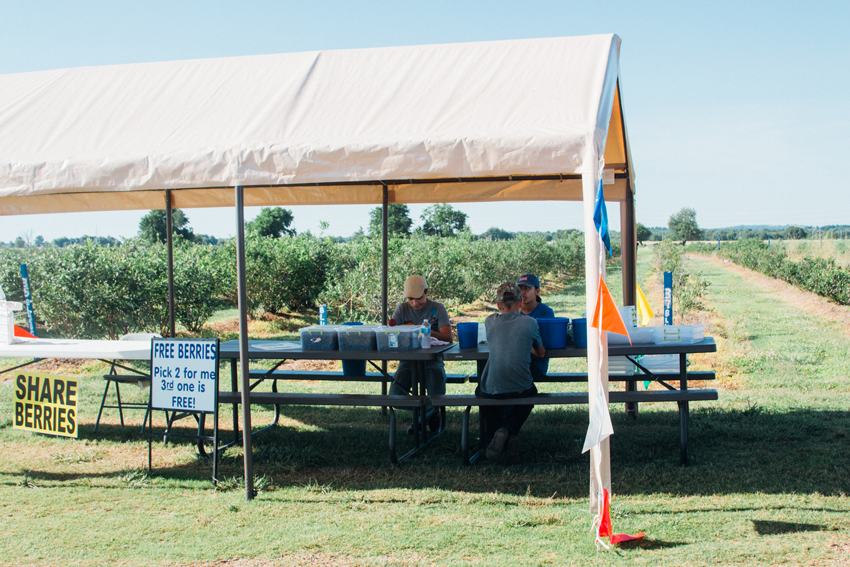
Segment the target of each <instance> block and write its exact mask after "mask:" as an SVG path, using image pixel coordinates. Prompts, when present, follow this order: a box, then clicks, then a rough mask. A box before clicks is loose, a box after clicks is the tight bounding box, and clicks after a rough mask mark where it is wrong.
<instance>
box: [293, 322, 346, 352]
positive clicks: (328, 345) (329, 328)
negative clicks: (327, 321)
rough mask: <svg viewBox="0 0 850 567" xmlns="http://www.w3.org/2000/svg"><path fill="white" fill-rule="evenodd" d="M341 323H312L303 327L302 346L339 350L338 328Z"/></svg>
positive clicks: (312, 348)
mask: <svg viewBox="0 0 850 567" xmlns="http://www.w3.org/2000/svg"><path fill="white" fill-rule="evenodd" d="M338 328H339V325H311V326H309V327H302V328H301V348H303V349H304V350H339V338H338V337H337V333H336V330H337V329H338Z"/></svg>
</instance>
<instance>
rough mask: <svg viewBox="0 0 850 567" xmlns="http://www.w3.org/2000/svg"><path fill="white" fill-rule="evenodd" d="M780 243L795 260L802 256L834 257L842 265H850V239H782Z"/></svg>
mask: <svg viewBox="0 0 850 567" xmlns="http://www.w3.org/2000/svg"><path fill="white" fill-rule="evenodd" d="M774 244H776V245H780V246H782V247H783V248H785V250H786V251H787V252H788V256H789V257H790V258H792V259H794V260H799V259H800V258H805V257H809V258H832V259H833V260H835V261H836V262H837V263H838V264H840V265H842V266H850V240H782V241H773V243H772V244H771V245H774Z"/></svg>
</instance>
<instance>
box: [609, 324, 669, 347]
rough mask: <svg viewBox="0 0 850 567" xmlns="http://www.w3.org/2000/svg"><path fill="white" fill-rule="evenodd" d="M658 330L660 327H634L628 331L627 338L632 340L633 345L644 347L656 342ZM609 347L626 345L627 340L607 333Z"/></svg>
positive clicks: (621, 336) (624, 337)
mask: <svg viewBox="0 0 850 567" xmlns="http://www.w3.org/2000/svg"><path fill="white" fill-rule="evenodd" d="M658 329H661V327H634V328H632V329H629V330H628V331H629V336H630V337H631V338H632V344H633V345H641V344H643V345H646V344H653V343H655V342H656V337H657V336H658ZM608 344H609V345H627V344H629V338H628V337H627V336H626V335H618V334H616V333H608Z"/></svg>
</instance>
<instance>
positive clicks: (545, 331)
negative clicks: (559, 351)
mask: <svg viewBox="0 0 850 567" xmlns="http://www.w3.org/2000/svg"><path fill="white" fill-rule="evenodd" d="M569 322H570V320H569V319H567V318H566V317H555V318H544V319H538V320H537V326H538V327H540V337H541V338H542V339H543V348H547V349H549V348H564V347H566V346H567V325H568V324H569Z"/></svg>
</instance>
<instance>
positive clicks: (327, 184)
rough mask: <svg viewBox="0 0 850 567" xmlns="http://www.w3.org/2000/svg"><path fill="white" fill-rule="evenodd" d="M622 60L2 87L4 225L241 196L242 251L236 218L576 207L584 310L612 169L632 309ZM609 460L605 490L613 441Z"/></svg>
mask: <svg viewBox="0 0 850 567" xmlns="http://www.w3.org/2000/svg"><path fill="white" fill-rule="evenodd" d="M619 48H620V39H619V38H618V37H617V36H616V35H612V34H608V35H596V36H585V37H565V38H550V39H531V40H513V41H496V42H484V43H466V44H450V45H428V46H413V47H396V48H380V49H358V50H346V51H320V52H305V53H295V54H281V55H262V56H251V57H233V58H223V59H207V60H197V61H174V62H165V63H149V64H135V65H119V66H105V67H86V68H77V69H60V70H55V71H44V72H34V73H21V74H14V75H4V76H0V215H22V214H34V213H60V212H81V211H105V210H129V209H160V208H163V206H164V204H165V203H168V206H167V207H166V208H171V207H172V206H173V207H176V208H184V209H189V208H193V207H216V206H232V205H233V204H234V190H235V200H236V203H237V209H238V210H237V219H238V221H237V224H238V237H237V238H238V240H239V243H240V244H244V242H243V240H242V239H243V226H242V225H243V218H242V207H243V205H249V206H259V205H264V206H291V205H302V204H353V203H358V204H378V203H382V202H384V203H387V202H389V203H447V202H448V203H459V202H475V201H519V200H541V201H550V200H566V201H583V202H584V218H585V234H586V266H587V270H586V272H587V310H588V312H589V313H592V312H593V309H594V306H595V299H596V289H597V286H598V277H599V276H598V271H597V255H598V249H599V245H598V238H597V236H596V233H595V229H594V225H593V220H592V213H593V205H594V200H595V196H596V189H597V185H598V180H599V177H598V176H599V173H600V171H603V170H601V169H600V166H601V164H602V160H604V168H605V169H604V172H603V178H604V179H606V185H605V195H606V199H607V200H608V201H613V202H620V203H621V225H622V238H623V254H624V257H623V266H624V278H623V279H624V299H625V303H626V304H629V303H631V304H633V298H634V290H635V285H634V204H633V203H634V201H633V194H634V193H633V192H634V172H633V168H632V166H631V163H630V155H629V147H628V137H627V133H626V129H625V122H624V118H623V114H622V107H621V103H620V92H619V82H618V74H619ZM240 250H244V248H241V247H240ZM240 260H241V261H242V262H244V255H240ZM242 273H244V271H243V272H242ZM240 284H241V290H240V297H242V298H244V280H243V279H242V278H240ZM630 300H631V301H630ZM240 311H241V322H242V329H241V338H242V341H243V343H244V347H243V348H244V349H245V350H244V351H243V360H242V365H243V366H242V372H243V377H244V379H247V360H246V357H245V356H244V355H245V354H246V353H247V342H246V339H247V329H246V327H245V321H246V319H245V311H244V302H242V304H241V305H240ZM589 333H590V336H589V337H588V338H589V340H588V344H589V345H591V346H590V348H589V350H588V370H589V372H588V374H589V376H590V378H589V381H588V382H589V384H588V386H589V388H590V393H591V394H594V392H595V391H596V388H597V387H601V388H604V389H605V391H607V365H606V368H603V371H602V375H601V376H600V373H599V364H598V363H599V358H600V356H602V357H603V359H604V356H605V355H604V349H603V351H602V352H601V353H600V349H599V348H598V343H597V342H596V340H595V333H596V331H595V330H593V329H590V330H589ZM603 339H604V338H603ZM603 342H604V341H603ZM243 392H245V393H244V395H245V396H248V392H247V388H245V387H243ZM593 398H594V396H593V395H591V396H590V399H591V400H593ZM243 407H248V406H247V404H244V405H243ZM244 419H245V428H246V430H250V414H249V413H248V412H247V410H246V414H245V418H244ZM244 437H245V440H246V451H245V455H246V490H247V491H248V493H249V495H250V494H251V491H252V486H251V477H252V475H251V474H249V472H250V470H249V465H250V463H249V461H250V459H251V454H250V435H246V436H244ZM601 450H602V452H603V456H604V459H603V467H604V471H603V484H607V485H610V474H609V472H608V469H609V466H608V459H607V442H605V443H603V445H602V449H601ZM591 476H593V475H591ZM594 484H595V481H594V480H593V478H592V479H591V502H592V507H593V508H595V507H596V505H595V498H596V496H595V495H596V494H597V488H598V487H596V486H594ZM608 488H609V490H610V486H608ZM249 497H250V496H249Z"/></svg>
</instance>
